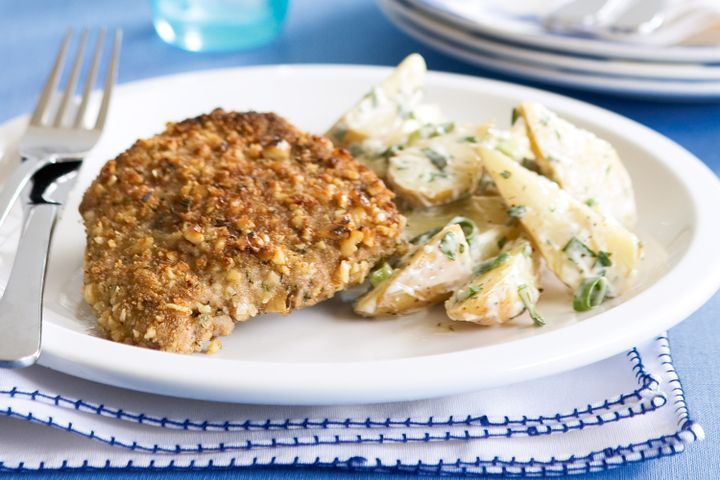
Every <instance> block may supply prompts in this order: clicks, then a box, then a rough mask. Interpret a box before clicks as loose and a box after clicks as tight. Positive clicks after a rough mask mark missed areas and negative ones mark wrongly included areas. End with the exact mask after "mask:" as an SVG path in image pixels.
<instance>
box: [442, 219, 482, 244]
mask: <svg viewBox="0 0 720 480" xmlns="http://www.w3.org/2000/svg"><path fill="white" fill-rule="evenodd" d="M449 225H460V228H461V229H462V231H463V233H464V234H465V240H467V241H468V243H469V242H470V241H471V240H472V239H473V238H475V236H476V235H477V234H478V231H479V230H478V227H477V225H475V222H473V221H472V220H470V219H469V218H467V217H455V218H453V219H452V220H450V223H449Z"/></svg>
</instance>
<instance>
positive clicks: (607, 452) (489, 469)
mask: <svg viewBox="0 0 720 480" xmlns="http://www.w3.org/2000/svg"><path fill="white" fill-rule="evenodd" d="M657 341H658V344H659V348H660V353H659V354H658V358H659V359H660V360H661V362H662V365H663V366H664V367H665V368H666V371H667V372H668V374H670V376H671V383H672V384H674V385H675V386H674V387H673V391H674V397H675V398H674V400H675V404H676V405H677V407H676V412H677V413H678V425H679V428H680V430H679V431H678V432H676V433H675V434H672V435H665V436H662V437H658V438H654V439H650V440H647V441H645V442H640V443H631V444H628V445H626V446H620V447H617V448H615V449H612V448H606V449H603V450H599V451H595V452H592V453H590V454H588V455H586V456H583V457H576V456H570V457H567V458H556V457H552V458H551V459H549V460H547V461H541V460H535V459H530V460H529V461H527V462H522V461H518V460H516V459H515V458H513V459H511V460H509V461H507V460H502V459H500V458H498V457H495V458H494V459H492V460H481V459H480V458H477V459H476V461H475V462H463V461H461V460H458V461H457V462H455V463H454V464H450V463H445V462H439V463H438V464H435V465H429V464H424V463H422V462H419V463H418V464H415V465H412V464H408V465H405V464H402V463H400V462H398V463H397V464H396V465H383V464H382V462H381V461H380V460H379V459H376V461H375V463H376V465H375V466H365V462H366V461H367V459H365V458H364V457H352V458H351V459H348V460H339V459H338V458H336V459H335V460H334V461H332V462H320V459H319V458H318V459H316V461H315V462H310V463H307V464H301V463H299V462H298V458H297V457H295V460H294V461H293V462H292V463H290V464H281V463H279V462H276V457H273V458H272V459H271V461H270V462H267V463H264V464H263V463H261V462H258V461H257V460H258V457H255V458H254V459H253V460H252V465H253V466H256V467H262V466H276V467H282V466H288V465H291V466H296V467H312V468H316V467H331V468H343V469H349V470H357V471H365V472H368V471H369V472H393V471H405V472H413V473H436V474H439V475H457V474H462V475H467V476H477V475H479V474H480V475H498V474H499V475H502V476H508V477H538V476H543V477H544V476H559V475H565V474H572V473H587V472H593V471H600V470H606V469H608V468H614V467H617V466H619V465H624V464H627V463H634V462H638V461H645V460H648V459H651V458H659V457H662V456H668V455H674V454H676V453H680V452H682V451H683V450H684V448H685V444H687V443H690V442H692V441H695V440H699V439H702V438H703V434H702V429H701V428H700V426H699V425H697V424H695V423H694V422H692V421H691V420H690V417H689V411H688V409H687V405H686V403H685V396H684V392H683V389H682V385H681V383H680V381H679V378H678V377H677V373H676V371H675V368H674V366H673V365H672V357H671V356H670V349H669V342H668V339H667V337H665V336H661V337H658V338H657ZM632 352H633V351H630V352H628V357H630V358H631V359H632V358H634V360H631V361H633V363H634V364H637V365H642V359H641V358H640V355H639V354H638V352H637V350H635V353H634V354H633V353H632ZM637 370H638V371H645V370H644V366H640V367H638V369H637ZM645 373H647V372H645ZM638 377H639V378H638V380H639V381H640V378H643V379H644V380H642V381H643V383H644V384H648V383H652V381H651V380H650V379H652V377H651V376H649V375H646V376H644V375H642V374H639V375H638ZM8 410H10V413H12V411H11V409H8ZM616 415H617V412H616ZM21 417H24V418H25V419H26V420H29V421H39V422H40V423H46V422H44V421H42V420H39V419H34V418H33V417H32V414H28V415H26V416H24V415H21ZM49 422H52V418H50V419H49ZM581 422H582V421H581ZM64 429H66V430H69V431H73V428H72V423H70V424H68V425H67V427H64ZM79 434H81V435H83V436H86V437H88V438H93V439H96V440H97V439H98V437H97V436H96V435H95V434H94V432H90V434H84V433H79ZM426 436H427V435H426ZM316 438H317V437H316ZM360 438H361V437H360V436H359V435H358V439H360ZM296 440H297V439H296ZM115 444H117V442H116V443H115ZM275 445H277V442H276V443H275ZM199 447H200V448H202V446H201V445H199ZM222 447H223V448H225V446H224V445H222ZM132 448H133V449H139V448H140V446H138V445H137V443H133V445H132ZM202 451H207V449H205V450H202ZM568 463H581V465H578V466H569V465H568ZM235 466H236V461H235V459H233V460H232V461H231V462H230V463H229V464H227V465H224V466H221V465H214V464H212V462H210V463H208V464H207V465H204V466H196V465H195V461H194V460H193V461H191V462H190V465H189V466H181V465H176V463H175V460H171V461H170V462H169V463H168V465H166V466H157V465H155V461H154V460H153V461H151V462H150V467H149V468H148V467H144V466H133V465H132V462H129V463H128V464H127V465H126V466H123V467H117V466H110V465H109V463H108V462H107V461H106V464H105V466H104V467H95V466H90V465H89V461H88V460H85V461H84V462H83V463H82V465H80V466H79V467H78V466H70V465H69V461H68V460H64V461H63V462H62V464H61V466H60V468H50V467H46V466H45V464H44V463H40V465H39V468H26V467H25V465H24V463H22V462H21V463H19V464H18V465H17V466H14V467H13V466H7V465H6V464H5V463H4V462H2V461H0V472H3V471H15V472H16V471H38V470H43V471H45V470H54V471H55V470H93V471H94V470H106V469H107V470H148V469H150V470H168V469H176V470H181V469H187V468H190V469H226V468H232V467H235ZM468 467H476V468H478V467H481V468H482V472H477V471H470V470H468ZM533 469H535V470H533Z"/></svg>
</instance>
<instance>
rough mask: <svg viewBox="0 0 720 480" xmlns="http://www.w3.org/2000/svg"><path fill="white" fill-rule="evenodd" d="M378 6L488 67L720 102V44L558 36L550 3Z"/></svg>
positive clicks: (620, 91) (408, 0)
mask: <svg viewBox="0 0 720 480" xmlns="http://www.w3.org/2000/svg"><path fill="white" fill-rule="evenodd" d="M379 3H380V6H381V8H382V9H383V11H384V12H385V14H386V15H387V16H388V17H389V18H390V20H391V21H392V22H393V23H395V24H396V25H397V26H398V27H400V28H401V29H402V30H404V31H405V32H406V33H408V34H410V35H411V36H413V37H415V38H416V39H418V40H419V41H421V42H423V43H425V44H427V45H429V46H431V47H432V48H435V49H437V50H440V51H442V52H444V53H447V54H449V55H451V56H454V57H457V58H459V59H462V60H464V61H467V62H469V63H472V64H475V65H479V66H481V67H484V68H487V69H489V70H494V71H497V72H501V73H504V74H508V75H513V76H516V77H522V78H525V79H528V80H533V81H537V82H541V83H547V84H553V85H560V86H566V87H573V88H577V89H582V90H589V91H597V92H603V93H611V94H616V95H623V96H633V97H644V98H656V99H676V100H692V99H695V100H720V47H718V46H716V47H712V46H690V45H672V46H653V45H649V44H638V43H626V42H621V41H617V40H609V39H603V38H594V37H589V36H586V37H581V36H570V35H561V34H557V33H552V32H549V31H547V30H546V29H545V28H544V27H543V22H542V19H541V17H539V16H538V15H537V11H538V9H539V8H545V9H547V5H548V4H549V3H551V2H549V1H548V0H523V1H520V2H518V1H516V0H379ZM534 4H536V5H534ZM533 7H536V8H534V9H533Z"/></svg>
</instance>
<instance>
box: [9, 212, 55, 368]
mask: <svg viewBox="0 0 720 480" xmlns="http://www.w3.org/2000/svg"><path fill="white" fill-rule="evenodd" d="M58 208H60V207H59V205H56V204H52V203H41V204H35V205H31V206H30V208H29V209H28V211H27V214H26V220H25V225H24V228H23V231H22V234H21V235H20V244H19V246H18V249H17V253H16V254H15V260H14V261H13V266H12V270H11V271H10V277H9V278H8V282H7V287H6V288H5V292H4V293H3V296H2V299H0V368H19V367H27V366H30V365H32V364H34V363H35V361H36V360H37V358H38V356H39V355H40V339H41V331H42V305H43V301H42V300H43V288H44V286H45V268H46V266H47V258H48V253H49V248H50V238H51V236H52V231H53V227H54V226H55V219H56V218H57V213H58Z"/></svg>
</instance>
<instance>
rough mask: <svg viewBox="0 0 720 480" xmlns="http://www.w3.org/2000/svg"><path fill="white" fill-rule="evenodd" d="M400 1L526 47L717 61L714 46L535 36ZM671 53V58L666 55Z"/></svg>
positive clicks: (591, 54)
mask: <svg viewBox="0 0 720 480" xmlns="http://www.w3.org/2000/svg"><path fill="white" fill-rule="evenodd" d="M393 1H395V2H397V3H400V2H401V0H393ZM402 1H404V2H407V3H411V4H413V5H415V6H416V7H417V8H419V9H422V10H424V11H426V12H428V13H430V14H431V15H432V14H437V15H439V16H441V17H443V18H445V19H447V20H448V21H450V22H452V23H455V24H457V25H458V26H462V27H464V28H469V29H471V30H477V31H478V33H480V34H484V35H489V36H493V37H496V38H498V39H501V40H502V41H505V42H510V43H513V44H519V45H522V46H525V47H528V46H529V47H531V48H535V49H537V48H538V47H539V48H542V49H545V50H550V51H556V52H557V51H560V52H565V53H569V54H573V55H578V56H584V57H596V58H598V57H599V58H624V59H628V60H638V61H648V60H653V61H659V60H661V61H665V62H671V63H679V64H683V63H704V64H716V63H720V53H718V51H717V48H715V47H684V46H677V45H672V46H667V47H662V48H658V47H652V46H644V45H635V44H630V43H619V42H611V41H603V40H602V39H600V40H598V39H592V38H582V37H567V36H558V35H536V34H532V33H527V32H516V31H507V30H503V29H500V28H496V27H494V26H493V25H492V24H489V23H478V22H474V21H473V20H471V19H469V18H465V17H463V16H462V15H459V14H455V13H453V12H451V11H449V10H442V9H441V8H439V7H435V6H433V5H431V4H430V3H429V2H425V1H423V0H402ZM433 3H434V2H433ZM568 40H571V41H568ZM574 45H576V46H574ZM671 54H672V57H670V58H668V57H669V55H671Z"/></svg>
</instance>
